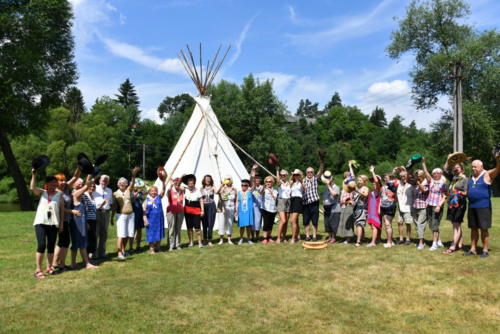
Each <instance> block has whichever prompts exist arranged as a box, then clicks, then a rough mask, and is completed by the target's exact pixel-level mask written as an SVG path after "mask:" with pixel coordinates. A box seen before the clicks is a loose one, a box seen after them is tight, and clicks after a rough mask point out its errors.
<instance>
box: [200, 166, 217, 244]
mask: <svg viewBox="0 0 500 334" xmlns="http://www.w3.org/2000/svg"><path fill="white" fill-rule="evenodd" d="M200 191H201V194H202V196H203V205H204V211H205V214H204V215H203V218H202V220H201V222H202V225H203V242H207V243H208V246H213V244H212V233H213V230H214V225H215V215H216V213H217V208H216V206H215V194H216V193H217V188H215V186H214V180H213V178H212V176H211V175H205V176H204V177H203V180H202V181H201V188H200Z"/></svg>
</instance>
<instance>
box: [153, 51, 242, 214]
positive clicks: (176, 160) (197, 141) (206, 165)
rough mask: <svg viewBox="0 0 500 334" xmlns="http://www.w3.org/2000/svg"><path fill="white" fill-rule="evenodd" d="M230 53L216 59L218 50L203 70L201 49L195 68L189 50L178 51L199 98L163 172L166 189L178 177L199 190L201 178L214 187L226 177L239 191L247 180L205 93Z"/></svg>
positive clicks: (229, 140) (196, 98)
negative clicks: (187, 177) (189, 177)
mask: <svg viewBox="0 0 500 334" xmlns="http://www.w3.org/2000/svg"><path fill="white" fill-rule="evenodd" d="M229 49H230V48H228V49H227V51H226V53H225V54H224V56H222V57H220V59H219V55H220V50H221V48H220V47H219V49H218V50H217V53H216V54H215V56H214V58H213V59H212V61H208V63H207V65H206V67H203V65H202V58H201V45H200V56H199V63H198V64H197V63H196V62H195V60H194V57H193V54H192V52H191V50H190V49H189V46H188V47H187V51H183V50H181V51H180V55H179V59H180V61H181V63H182V64H183V66H184V68H185V69H186V72H187V73H188V75H189V77H190V78H191V80H192V81H193V83H194V84H195V86H196V88H197V90H198V92H199V96H197V97H194V100H195V101H196V106H195V109H194V111H193V114H192V115H191V118H190V119H189V121H188V123H187V124H186V127H185V128H184V131H183V132H182V135H181V136H180V138H179V141H178V142H177V144H176V145H175V148H174V150H173V151H172V154H171V155H170V157H169V158H168V161H167V162H166V163H165V166H164V168H165V171H166V172H167V174H168V177H167V181H166V184H167V187H169V186H170V182H171V179H172V178H173V177H177V176H179V177H180V176H182V175H183V174H194V175H195V176H196V187H198V188H199V187H200V185H201V180H202V178H203V176H205V175H207V174H208V175H211V176H212V178H213V180H214V184H215V185H216V186H217V187H218V186H219V185H220V184H221V181H222V180H223V179H224V178H225V177H226V176H230V177H231V178H232V179H233V184H234V185H235V186H236V187H237V188H239V187H240V184H241V180H242V179H247V178H249V175H248V172H247V170H246V168H245V166H244V165H243V163H242V162H241V160H240V158H239V157H238V154H237V153H236V151H235V149H234V147H233V145H232V144H231V143H232V142H233V141H232V140H231V139H230V138H229V137H228V136H227V135H226V134H225V132H224V130H223V129H222V127H221V125H220V123H219V121H218V120H217V116H216V115H215V113H214V111H213V109H212V107H211V106H210V97H209V96H207V89H208V87H209V86H210V85H211V83H212V82H213V80H214V78H215V76H216V75H217V73H218V71H219V69H220V67H221V65H222V63H223V61H224V59H225V58H226V56H227V53H228V52H229ZM233 143H234V142H233ZM234 144H235V145H236V143H234ZM156 184H157V185H160V184H161V182H160V181H159V180H157V181H156ZM165 198H166V197H165ZM165 204H166V203H165ZM164 207H166V205H164Z"/></svg>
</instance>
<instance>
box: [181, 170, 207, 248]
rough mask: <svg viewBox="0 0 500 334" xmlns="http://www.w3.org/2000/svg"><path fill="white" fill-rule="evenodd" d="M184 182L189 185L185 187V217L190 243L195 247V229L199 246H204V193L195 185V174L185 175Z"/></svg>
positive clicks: (190, 245)
mask: <svg viewBox="0 0 500 334" xmlns="http://www.w3.org/2000/svg"><path fill="white" fill-rule="evenodd" d="M182 182H183V183H184V184H185V185H187V188H186V189H184V218H185V219H186V227H187V230H188V238H189V245H188V247H193V229H194V232H195V233H196V238H197V239H198V247H199V248H203V243H202V242H201V231H200V227H201V218H202V217H203V216H204V215H205V203H204V200H203V195H202V194H201V192H200V191H199V190H198V189H197V188H196V187H195V184H196V176H194V175H193V174H189V175H184V176H183V177H182Z"/></svg>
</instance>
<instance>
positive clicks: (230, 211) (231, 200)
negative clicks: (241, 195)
mask: <svg viewBox="0 0 500 334" xmlns="http://www.w3.org/2000/svg"><path fill="white" fill-rule="evenodd" d="M218 194H219V198H220V199H219V200H220V201H221V202H222V210H223V214H224V215H223V221H222V223H221V224H220V226H219V236H220V240H219V245H222V244H223V243H224V235H227V243H228V244H231V245H233V241H232V240H231V235H232V234H233V221H234V216H235V208H236V206H237V205H238V202H237V195H236V194H237V193H236V189H235V188H234V187H233V179H232V178H231V176H226V177H225V178H224V181H223V183H222V185H221V186H220V188H219V191H218Z"/></svg>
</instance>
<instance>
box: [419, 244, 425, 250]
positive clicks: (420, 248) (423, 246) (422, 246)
mask: <svg viewBox="0 0 500 334" xmlns="http://www.w3.org/2000/svg"><path fill="white" fill-rule="evenodd" d="M424 248H425V244H418V245H417V249H418V250H422V249H424Z"/></svg>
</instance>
